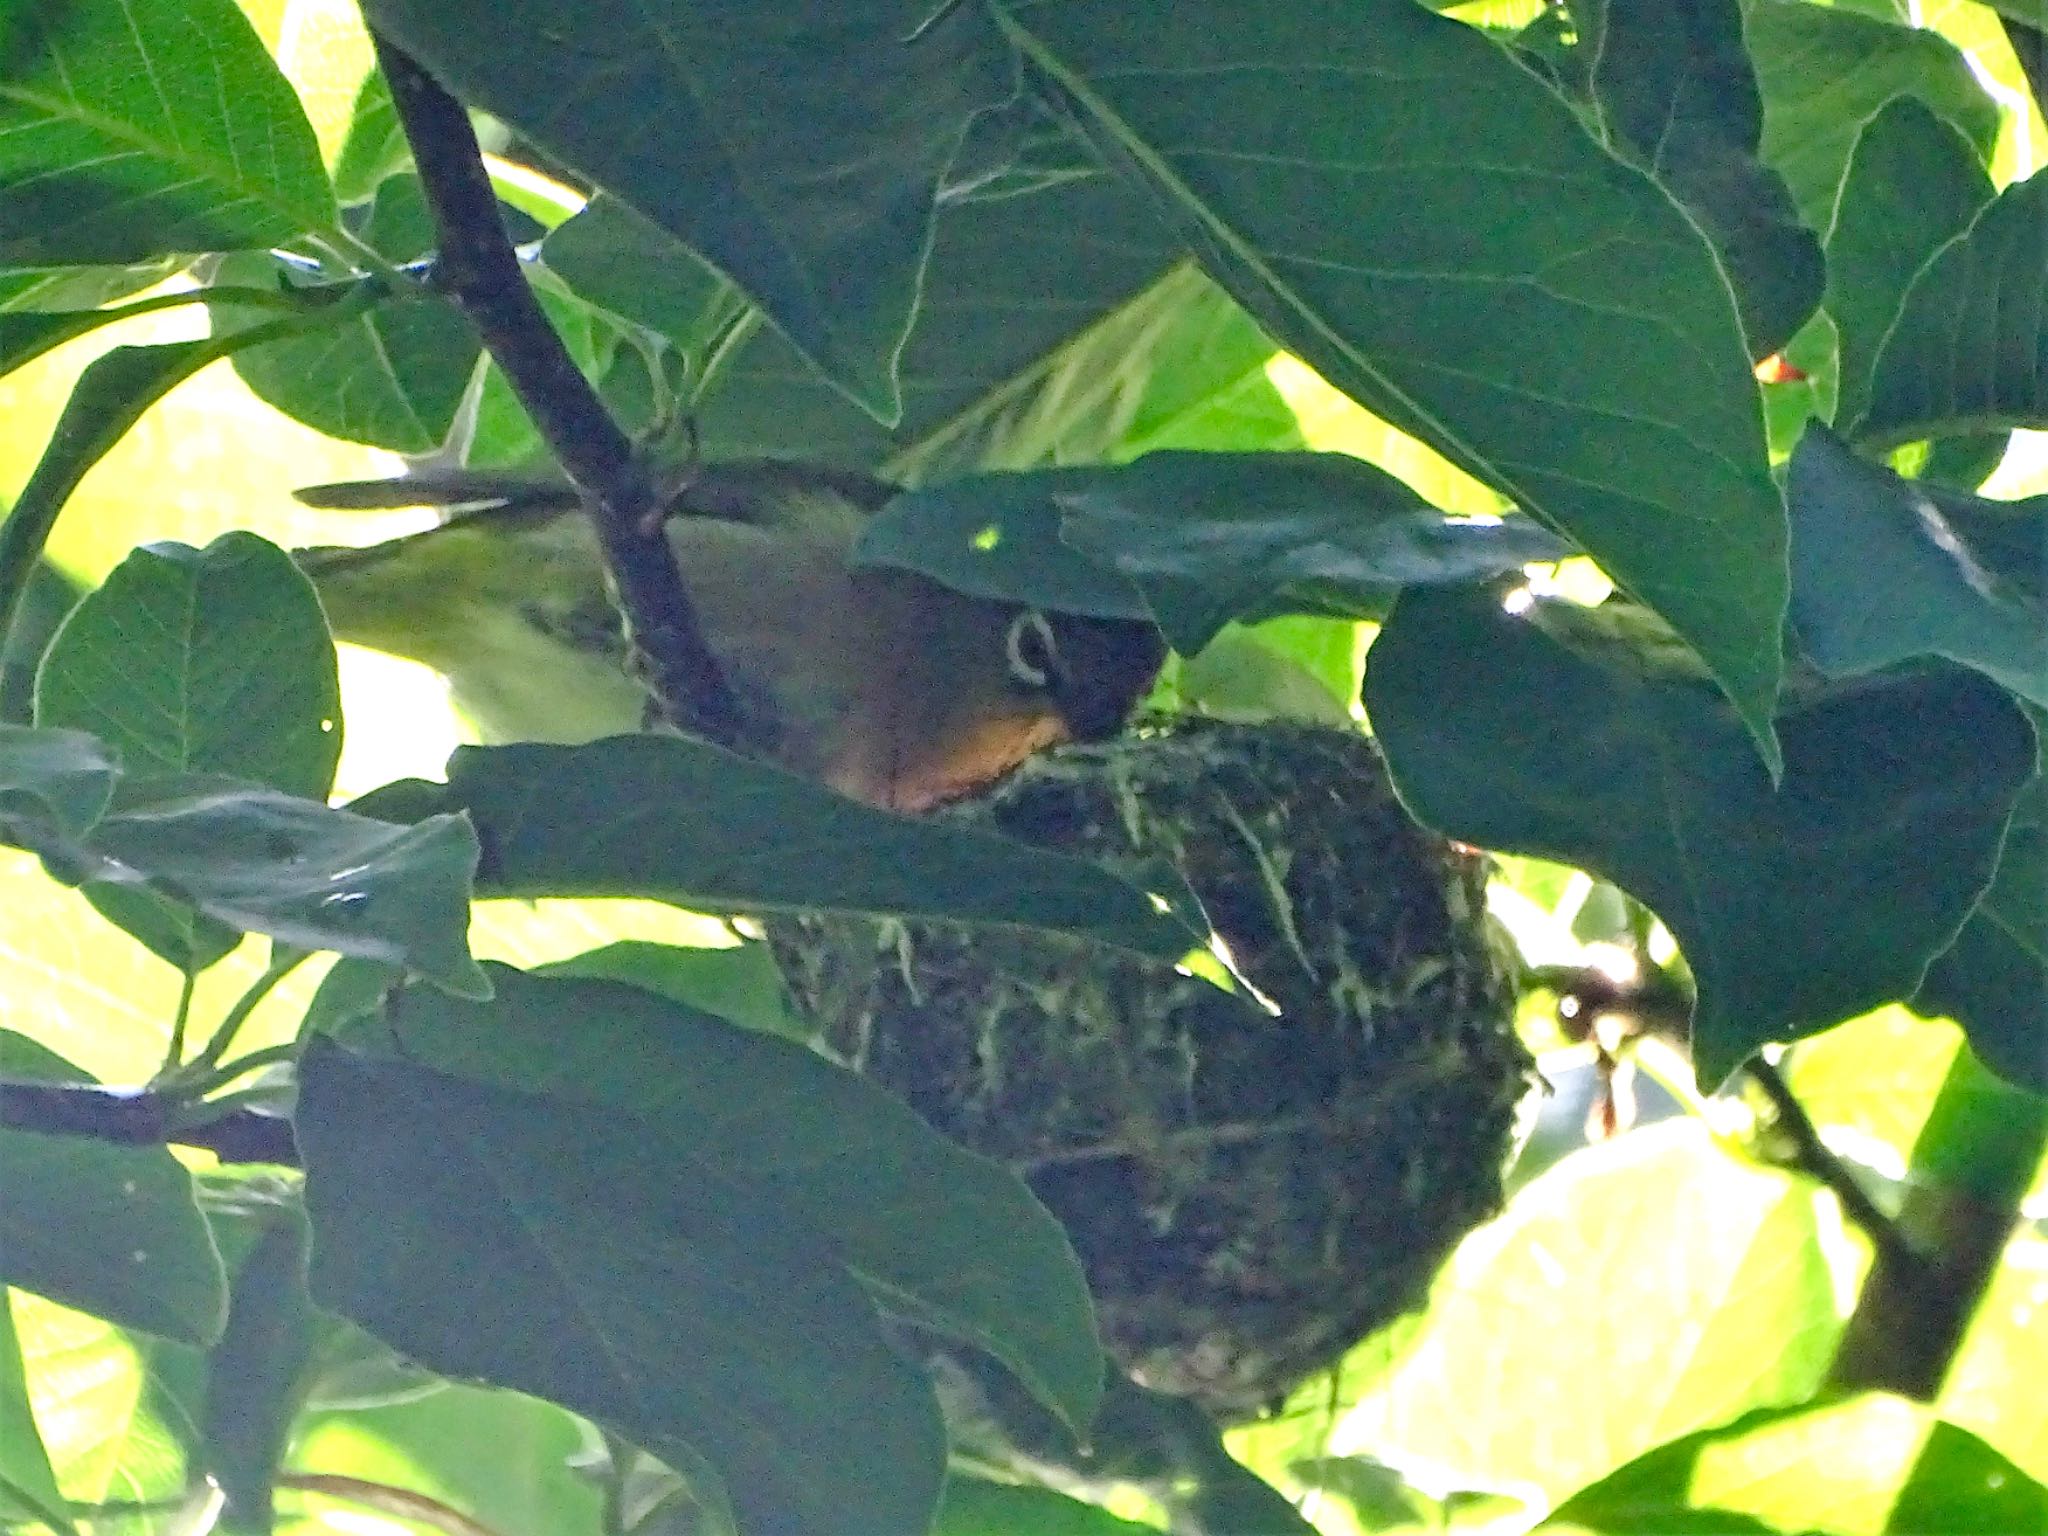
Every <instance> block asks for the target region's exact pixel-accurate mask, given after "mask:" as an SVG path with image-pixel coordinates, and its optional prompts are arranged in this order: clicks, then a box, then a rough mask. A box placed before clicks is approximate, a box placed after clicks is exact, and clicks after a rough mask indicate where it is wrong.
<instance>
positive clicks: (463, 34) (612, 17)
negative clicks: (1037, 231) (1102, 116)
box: [366, 0, 1014, 421]
mask: <svg viewBox="0 0 2048 1536" xmlns="http://www.w3.org/2000/svg"><path fill="white" fill-rule="evenodd" d="M366 10H367V12H368V14H369V16H370V18H371V20H372V21H373V22H375V23H376V25H377V26H378V27H380V28H381V29H383V31H384V32H385V33H386V34H387V35H388V36H390V37H391V38H393V39H395V40H396V41H397V42H398V43H400V44H401V45H402V46H404V47H405V48H406V49H408V50H409V51H410V52H411V53H412V54H413V55H414V56H415V57H417V58H418V59H419V60H420V61H421V62H422V63H424V64H425V65H426V66H427V67H428V68H429V69H430V70H432V71H433V72H434V73H435V74H436V75H437V76H438V77H439V78H441V79H442V80H444V81H445V82H446V83H448V84H449V85H450V86H451V87H452V88H453V89H455V90H456V91H457V92H459V93H460V94H461V95H462V96H463V98H464V99H465V100H467V101H469V102H471V103H473V104H475V105H477V106H481V107H485V108H487V109H488V110H490V111H491V112H493V113H494V114H496V115H497V116H498V117H500V118H502V119H504V120H505V121H507V122H509V123H512V124H515V125H516V126H517V127H518V128H519V129H520V130H521V131H522V132H524V133H525V134H527V135H528V136H529V137H530V138H531V139H532V140H533V141H534V142H535V143H536V144H538V145H539V146H541V147H542V148H543V149H545V150H547V151H548V152H549V153H550V154H552V155H554V156H556V157H557V158H559V159H560V160H562V161H563V162H564V163H565V164H567V165H569V166H571V167H573V168H575V169H576V170H578V171H580V172H582V173H583V174H585V175H587V176H589V177H590V178H591V179H592V180H594V181H595V182H596V183H597V184H598V185H599V186H601V187H603V188H604V189H605V190H606V191H608V192H610V193H612V194H613V195H614V196H616V197H618V198H620V199H621V200H622V201H624V202H626V203H628V204H630V205H631V206H633V207H634V208H636V209H638V210H639V211H640V212H641V213H643V214H645V215H646V216H647V217H648V218H650V219H652V220H653V221H654V222H655V223H656V224H658V225H660V226H661V227H662V228H664V229H666V230H667V231H668V232H669V233H671V234H672V235H675V236H676V237H677V238H679V239H681V240H683V241H685V242H686V243H688V244H689V245H691V246H693V247H694V248H695V249H697V250H699V251H701V252H702V253H703V254H704V255H705V257H706V258H708V259H709V260H710V261H711V263H712V264H713V265H714V266H716V267H717V268H718V269H719V270H721V271H723V272H724V273H725V274H726V275H727V276H729V277H731V278H732V279H733V280H734V281H735V282H737V283H738V284H739V285H740V287H741V288H743V289H744V290H745V291H746V292H747V294H748V295H749V296H750V297H751V298H752V299H753V300H754V302H756V303H757V304H759V305H760V306H761V308H762V309H763V310H764V311H765V312H766V313H767V314H768V316H769V317H770V318H771V319H772V320H773V321H774V323H775V325H776V327H777V328H778V329H779V330H780V331H781V332H782V333H783V334H784V335H785V336H787V337H788V338H789V339H790V340H791V341H792V342H793V343H794V344H795V345H796V347H797V348H798V349H799V350H800V351H801V352H802V353H803V354H804V355H805V356H807V357H808V358H810V359H811V360H812V361H813V362H814V363H816V364H817V365H818V367H819V368H821V369H822V370H823V371H824V373H825V375H826V376H827V377H828V378H830V379H831V380H832V381H833V382H834V383H835V384H837V385H838V386H839V387H840V388H842V389H844V390H845V391H846V392H847V393H848V394H849V395H850V396H852V397H853V399H855V400H856V401H858V402H859V403H860V404H861V405H862V406H863V407H865V408H866V409H868V410H869V411H871V412H872V413H873V414H874V415H875V416H876V417H877V418H878V419H880V420H884V421H893V420H894V419H895V418H896V417H897V416H898V414H899V413H900V411H901V408H902V403H901V399H900V395H899V389H898V382H897V372H896V364H897V354H898V353H899V352H900V350H901V348H902V345H903V338H904V337H905V335H906V334H907V333H908V331H909V328H910V321H911V317H912V313H913V311H914V308H915V305H916V297H917V286H918V279H919V274H920V270H921V268H922V266H923V263H924V260H925V256H926V254H927V250H928V247H929V245H930V240H931V226H932V214H933V208H934V206H935V204H936V201H937V197H938V192H939V187H940V185H941V182H942V180H943V178H944V175H945V172H946V168H947V166H948V165H949V164H950V163H951V162H952V159H953V156H954V153H955V151H956V150H957V148H958V147H959V143H960V140H961V136H962V134H963V133H964V132H965V130H966V128H967V125H968V122H969V120H970V119H971V118H972V117H973V115H974V114H975V113H977V112H979V111H981V110H983V109H985V108H988V107H991V106H994V105H996V104H997V103H999V102H1000V101H1002V100H1003V99H1005V98H1006V97H1008V96H1009V95H1010V94H1011V93H1012V91H1013V90H1014V82H1013V79H1012V76H1011V71H1010V69H1009V68H1008V67H1007V63H1006V60H1005V59H1004V57H1003V53H1002V49H1001V46H1000V43H999V41H998V40H997V38H996V36H995V33H994V31H993V29H992V28H991V27H990V26H989V24H988V21H987V17H986V15H985V13H984V12H983V11H982V9H981V8H980V7H979V6H972V5H967V6H952V7H947V8H944V10H943V12H942V13H941V14H940V15H939V18H938V19H937V20H936V21H933V22H932V24H931V25H929V26H926V27H923V28H921V29H920V27H919V23H920V22H924V21H927V20H928V19H930V18H931V17H932V15H933V10H932V8H931V7H928V6H924V5H921V4H917V3H913V0H890V3H886V4H878V5H866V6H854V7H847V6H842V5H838V4H835V3H833V0H773V3H769V4H755V5H748V6H739V7H721V8H716V9H714V10H704V9H701V8H697V7H666V8H661V9H658V10H657V9H651V8H649V7H647V6H644V5H638V4H632V3H626V0H605V3H601V4H596V5H593V4H589V3H587V0H586V3H581V4H572V3H568V0H545V3H541V4H529V5H526V6H524V7H522V8H521V11H520V24H521V26H522V28H524V29H525V31H524V35H523V37H522V39H521V44H520V46H518V47H512V48H479V47H477V46H476V39H477V37H478V35H479V33H480V32H481V31H486V30H488V29H490V28H493V27H496V26H499V25H501V24H502V23H501V13H500V12H499V10H498V8H497V7H495V6H491V5H485V4H481V3H477V0H466V3H457V4H451V3H449V0H376V3H373V4H371V5H369V6H367V7H366ZM913 32H915V33H916V37H915V38H914V40H912V38H911V35H912V33H913Z"/></svg>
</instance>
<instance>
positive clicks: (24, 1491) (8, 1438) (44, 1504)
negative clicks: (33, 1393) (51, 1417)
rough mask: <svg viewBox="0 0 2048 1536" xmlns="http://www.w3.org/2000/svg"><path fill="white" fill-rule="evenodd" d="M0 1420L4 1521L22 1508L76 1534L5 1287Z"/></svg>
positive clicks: (0, 1301)
mask: <svg viewBox="0 0 2048 1536" xmlns="http://www.w3.org/2000/svg"><path fill="white" fill-rule="evenodd" d="M0 1425H4V1426H6V1429H7V1433H6V1434H4V1435H0V1520H7V1519H9V1518H10V1517H11V1516H13V1515H14V1514H15V1512H16V1510H19V1511H20V1512H21V1515H22V1516H24V1517H26V1518H27V1519H28V1520H29V1521H31V1522H34V1521H41V1522H42V1523H43V1524H45V1525H47V1526H48V1527H49V1528H50V1529H51V1530H53V1531H61V1532H67V1533H70V1536H77V1531H78V1527H77V1526H76V1525H74V1524H73V1523H72V1521H71V1507H70V1505H69V1504H67V1503H66V1502H65V1499H64V1492H63V1490H62V1489H60V1488H59V1487H58V1486H57V1474H56V1473H55V1472H54V1471H52V1470H51V1468H50V1453H49V1452H48V1451H47V1450H46V1449H44V1446H43V1437H42V1435H41V1434H39V1433H38V1432H37V1429H36V1420H35V1413H34V1410H33V1408H32V1406H31V1404H30V1403H29V1398H28V1373H27V1371H26V1370H25V1369H24V1368H23V1366H22V1362H21V1340H20V1339H19V1338H18V1337H17V1336H16V1334H15V1331H14V1318H13V1316H12V1314H11V1313H10V1312H9V1310H8V1306H7V1298H6V1295H5V1293H4V1292H0Z"/></svg>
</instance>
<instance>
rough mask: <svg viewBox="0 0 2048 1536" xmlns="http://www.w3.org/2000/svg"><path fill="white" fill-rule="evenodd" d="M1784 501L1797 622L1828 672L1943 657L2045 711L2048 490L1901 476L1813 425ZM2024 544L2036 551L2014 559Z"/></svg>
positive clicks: (1835, 673) (1794, 458)
mask: <svg viewBox="0 0 2048 1536" xmlns="http://www.w3.org/2000/svg"><path fill="white" fill-rule="evenodd" d="M1785 497H1786V504H1787V506H1788V507H1789V508H1790V510H1791V514H1792V622H1793V626H1794V628H1795V629H1796V630H1797V631H1798V634H1799V638H1800V641H1801V642H1802V644H1803V645H1804V646H1805V648H1806V650H1807V652H1808V654H1810V655H1811V656H1812V657H1813V659H1814V661H1815V662H1816V663H1818V664H1819V666H1820V668H1821V670H1822V671H1824V672H1826V673H1827V674H1828V675H1829V676H1831V677H1841V676H1845V675H1849V674H1853V673H1859V672H1874V671H1877V670H1879V669H1880V668H1883V667H1888V666H1891V665H1893V664H1894V663H1896V662H1900V661H1905V660H1907V659H1909V658H1911V657H1915V656H1945V657H1947V658H1948V659H1949V660H1951V661H1956V662H1960V663H1962V664H1963V665H1964V666H1966V667H1974V668H1975V669H1976V670H1978V671H1979V672H1982V673H1983V674H1984V675H1985V676H1986V677H1988V678H1990V679H1991V680H1992V681H1994V682H1996V683H1999V684H2000V685H2002V686H2003V687H2006V688H2008V689H2010V690H2012V692H2014V693H2016V694H2018V695H2020V697H2022V698H2025V699H2030V700H2032V701H2033V702H2034V703H2035V704H2038V705H2040V706H2042V707H2043V708H2048V591H2044V589H2043V582H2044V581H2048V496H2038V497H2035V498H2034V499H2033V500H2031V501H2023V502H1997V501H1986V500H1983V499H1981V498H1979V497H1975V496H1967V495H1964V494H1963V493H1961V492H1958V491H1948V490H1943V489H1941V488H1940V487H1938V486H1930V485H1925V484H1922V483H1920V482H1917V481H1912V480H1903V479H1901V478H1900V477H1899V476H1897V475H1895V474H1893V473H1892V472H1891V471H1890V470H1888V469H1886V468H1884V467H1883V466H1881V465H1877V464H1872V463H1869V462H1868V461H1866V460H1864V459H1860V458H1858V457H1857V456H1856V455H1855V454H1854V453H1853V452H1851V451H1850V449H1849V448H1848V447H1847V446H1846V445H1845V444H1844V443H1843V442H1842V440H1841V439H1840V438H1838V437H1836V436H1834V435H1833V434H1832V433H1830V432H1829V431H1827V430H1826V429H1825V428H1824V427H1821V426H1818V425H1815V426H1813V427H1810V428H1808V430H1807V433H1806V436H1805V437H1804V438H1802V439H1801V440H1800V443H1799V447H1798V448H1797V449H1796V450H1794V452H1793V455H1792V465H1791V470H1790V474H1789V476H1788V479H1787V481H1786V488H1785ZM1980 530H1981V531H1982V533H1983V534H1985V535H1986V536H1987V537H1986V540H1985V542H1986V543H1987V545H1989V549H1988V551H1987V553H1986V554H1979V553H1978V551H1977V547H1976V546H1977V544H1978V537H1977V536H1978V534H1979V532H1980ZM2014 546H2017V547H2018V548H2019V549H2021V550H2030V551H2031V559H2030V560H2029V559H2028V558H2027V557H2026V556H2025V555H2022V556H2021V558H2020V559H2019V560H2017V561H2013V560H2011V559H2010V556H2009V555H2008V553H2007V552H2008V550H2010V549H2011V548H2012V547H2014ZM2001 557H2004V559H2003V562H2002V559H2001ZM2001 563H2004V564H2006V565H2008V566H2009V567H2016V569H2014V574H2013V575H2011V576H2008V575H2006V574H2004V572H2002V571H2001V569H2000V566H2001ZM2029 564H2031V566H2032V569H2031V570H2028V569H2027V567H2028V565H2029Z"/></svg>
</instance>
